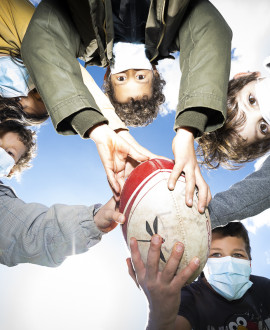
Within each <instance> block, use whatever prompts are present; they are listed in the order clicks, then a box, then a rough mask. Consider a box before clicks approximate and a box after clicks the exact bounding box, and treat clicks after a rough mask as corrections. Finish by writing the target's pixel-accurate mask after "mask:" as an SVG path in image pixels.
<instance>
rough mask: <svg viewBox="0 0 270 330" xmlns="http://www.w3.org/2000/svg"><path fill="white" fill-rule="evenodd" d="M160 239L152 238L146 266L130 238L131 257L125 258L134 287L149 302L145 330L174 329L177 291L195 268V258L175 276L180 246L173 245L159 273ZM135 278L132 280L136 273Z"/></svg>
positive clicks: (181, 249)
mask: <svg viewBox="0 0 270 330" xmlns="http://www.w3.org/2000/svg"><path fill="white" fill-rule="evenodd" d="M161 245H162V238H161V237H160V236H159V235H154V236H152V239H151V244H150V248H149V252H148V258H147V264H146V266H145V265H144V264H143V262H142V259H141V255H140V251H139V249H138V243H137V241H136V239H135V238H133V237H132V238H131V239H130V248H131V256H132V262H133V265H134V268H135V270H134V268H133V267H132V263H131V260H130V258H129V259H127V264H128V268H129V274H130V276H131V277H132V278H133V279H134V281H135V283H136V284H137V285H140V286H141V287H142V289H143V291H144V292H145V294H146V297H147V299H148V302H149V309H150V314H149V321H148V327H147V329H148V330H151V329H152V330H162V329H164V330H169V329H174V324H175V320H176V317H177V313H178V309H179V306H180V298H181V295H180V294H181V289H182V287H183V286H184V285H185V283H186V281H187V280H188V279H189V277H190V276H191V275H192V274H193V273H194V272H195V271H196V269H197V268H198V267H199V259H198V258H197V257H195V258H193V259H192V260H191V262H190V263H189V265H188V266H187V267H185V268H184V269H182V270H181V271H180V272H179V273H178V274H177V275H175V273H176V270H177V267H178V265H179V263H180V261H181V257H182V255H183V252H184V245H183V244H182V243H180V242H179V243H176V244H175V246H174V248H173V251H172V253H171V256H170V258H169V260H168V262H167V264H166V266H165V268H164V269H163V271H162V272H160V271H159V270H158V264H159V258H160V248H161ZM135 271H136V273H137V278H136V273H135Z"/></svg>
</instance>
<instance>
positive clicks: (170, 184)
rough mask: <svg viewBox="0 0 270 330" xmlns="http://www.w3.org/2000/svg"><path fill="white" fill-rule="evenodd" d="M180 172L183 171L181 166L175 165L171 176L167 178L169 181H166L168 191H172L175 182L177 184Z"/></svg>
mask: <svg viewBox="0 0 270 330" xmlns="http://www.w3.org/2000/svg"><path fill="white" fill-rule="evenodd" d="M182 171H183V165H182V164H179V163H176V164H175V165H174V167H173V170H172V172H171V175H170V177H169V181H168V188H169V190H174V188H175V185H176V182H177V180H178V178H179V177H180V175H181V173H182Z"/></svg>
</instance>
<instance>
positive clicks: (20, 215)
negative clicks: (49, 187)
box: [0, 185, 103, 267]
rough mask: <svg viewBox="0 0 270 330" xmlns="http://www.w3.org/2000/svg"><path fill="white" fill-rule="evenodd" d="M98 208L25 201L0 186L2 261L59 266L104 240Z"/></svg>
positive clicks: (13, 263) (5, 187) (12, 263)
mask: <svg viewBox="0 0 270 330" xmlns="http://www.w3.org/2000/svg"><path fill="white" fill-rule="evenodd" d="M94 212H95V208H94V206H92V207H86V206H69V205H61V204H56V205H53V206H52V207H50V208H48V207H46V206H44V205H42V204H37V203H24V202H23V201H22V200H20V199H19V198H17V197H16V196H15V195H14V193H13V192H12V190H11V189H10V188H8V187H7V186H3V185H0V214H1V217H0V236H1V238H0V262H1V263H2V264H4V265H7V266H15V265H17V264H19V263H32V264H38V265H43V266H49V267H56V266H59V265H60V264H61V263H62V262H63V261H64V259H65V258H66V257H67V256H69V255H72V254H79V253H83V252H86V251H87V250H88V249H89V248H90V247H91V246H93V245H95V244H96V243H98V242H99V241H100V240H101V236H102V234H103V233H102V232H101V231H100V230H99V229H98V228H97V227H96V224H95V222H94Z"/></svg>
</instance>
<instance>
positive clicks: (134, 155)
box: [129, 146, 149, 162]
mask: <svg viewBox="0 0 270 330" xmlns="http://www.w3.org/2000/svg"><path fill="white" fill-rule="evenodd" d="M129 156H130V157H131V158H133V159H135V160H136V161H137V162H144V161H146V160H148V159H149V156H147V155H144V154H142V153H140V152H138V151H137V150H136V149H134V148H133V147H131V146H130V149H129Z"/></svg>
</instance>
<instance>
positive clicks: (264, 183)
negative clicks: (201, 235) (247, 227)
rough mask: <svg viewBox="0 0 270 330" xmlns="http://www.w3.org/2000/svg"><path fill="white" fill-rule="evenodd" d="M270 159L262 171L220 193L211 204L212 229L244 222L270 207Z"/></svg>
mask: <svg viewBox="0 0 270 330" xmlns="http://www.w3.org/2000/svg"><path fill="white" fill-rule="evenodd" d="M269 173H270V157H268V158H267V159H266V160H265V162H264V164H263V166H262V167H261V169H259V170H258V171H256V172H253V173H252V174H250V175H249V176H247V177H246V178H245V179H244V180H242V181H240V182H238V183H236V184H234V185H233V186H231V188H230V189H228V190H226V191H224V192H221V193H218V194H216V195H215V197H214V198H213V199H212V200H211V202H210V204H209V212H210V218H211V224H212V228H215V227H218V226H224V225H226V224H227V223H228V222H230V221H233V220H242V219H245V218H248V217H252V216H254V215H257V214H259V213H261V212H262V211H264V210H266V209H268V208H269V207H270V175H269Z"/></svg>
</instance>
